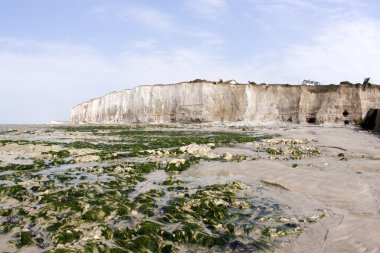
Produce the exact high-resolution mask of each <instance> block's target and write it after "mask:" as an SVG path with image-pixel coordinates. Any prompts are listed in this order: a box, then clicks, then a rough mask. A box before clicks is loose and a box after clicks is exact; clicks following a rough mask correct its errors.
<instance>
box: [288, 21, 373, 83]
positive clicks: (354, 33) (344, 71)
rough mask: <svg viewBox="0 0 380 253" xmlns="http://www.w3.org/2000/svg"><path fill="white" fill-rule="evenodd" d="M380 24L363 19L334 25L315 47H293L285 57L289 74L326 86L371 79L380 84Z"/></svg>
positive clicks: (324, 32) (323, 34)
mask: <svg viewBox="0 0 380 253" xmlns="http://www.w3.org/2000/svg"><path fill="white" fill-rule="evenodd" d="M379 41H380V23H379V22H377V21H374V20H369V19H362V20H355V21H351V22H339V23H336V24H331V25H330V26H329V27H328V28H325V30H324V31H323V32H321V33H320V34H318V35H316V36H315V38H314V40H313V43H311V44H307V45H306V44H305V45H302V44H300V45H294V46H291V47H290V48H289V49H288V50H287V51H286V55H285V57H284V59H285V61H284V62H283V63H284V66H285V69H286V72H287V73H292V74H291V75H292V76H293V78H294V77H295V76H300V77H305V78H307V77H313V78H315V79H322V81H323V82H325V83H327V82H339V81H342V80H343V79H344V80H346V79H348V80H350V81H354V82H360V81H362V78H364V77H366V76H371V77H372V78H373V79H374V81H376V82H380V75H379V72H378V66H379V59H380V44H379V43H378V42H379Z"/></svg>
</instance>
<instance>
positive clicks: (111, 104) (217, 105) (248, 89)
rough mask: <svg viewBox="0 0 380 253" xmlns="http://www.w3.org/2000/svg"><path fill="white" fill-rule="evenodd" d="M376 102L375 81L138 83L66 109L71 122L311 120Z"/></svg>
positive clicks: (336, 118) (343, 117)
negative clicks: (372, 83)
mask: <svg viewBox="0 0 380 253" xmlns="http://www.w3.org/2000/svg"><path fill="white" fill-rule="evenodd" d="M369 108H380V89H379V87H378V86H375V87H367V88H363V87H361V86H360V87H355V86H353V85H340V86H322V85H321V86H305V85H303V86H298V85H294V86H291V85H252V84H231V83H212V82H197V83H178V84H169V85H147V86H139V87H136V88H134V89H130V90H123V91H119V92H113V93H110V94H107V95H105V96H103V97H99V98H95V99H91V100H89V101H87V102H84V103H82V104H79V105H77V106H75V107H74V108H73V109H72V110H71V114H70V121H71V122H72V123H138V122H139V123H168V122H184V123H188V122H228V121H249V122H276V121H292V122H297V123H304V122H314V121H315V123H318V124H324V123H339V124H344V123H346V124H347V123H350V124H356V123H359V122H360V121H361V119H362V118H363V117H364V116H365V115H366V113H367V111H368V110H369Z"/></svg>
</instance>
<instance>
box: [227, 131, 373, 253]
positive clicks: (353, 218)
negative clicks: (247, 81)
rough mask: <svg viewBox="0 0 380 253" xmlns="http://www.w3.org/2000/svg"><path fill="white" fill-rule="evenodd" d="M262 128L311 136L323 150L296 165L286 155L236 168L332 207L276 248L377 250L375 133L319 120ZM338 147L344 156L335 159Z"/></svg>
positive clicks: (305, 204)
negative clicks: (310, 123)
mask: <svg viewBox="0 0 380 253" xmlns="http://www.w3.org/2000/svg"><path fill="white" fill-rule="evenodd" d="M262 131H263V133H279V134H281V135H282V136H283V137H289V138H306V139H313V140H315V143H314V145H317V146H319V147H321V149H322V155H321V156H320V157H318V158H310V159H304V160H300V161H299V163H298V164H299V166H298V168H296V169H294V168H291V167H290V166H289V164H288V163H289V162H286V161H265V160H264V161H252V162H243V163H241V164H240V166H239V167H238V168H236V172H235V171H234V173H239V174H240V173H241V174H242V175H244V176H246V177H249V178H253V179H255V180H265V181H270V182H275V183H278V184H280V185H282V186H284V187H285V188H287V189H289V191H290V192H292V193H295V194H299V195H301V196H302V197H303V198H306V199H309V200H310V202H312V203H313V204H314V205H315V204H316V203H315V202H317V203H318V204H319V205H320V206H321V207H324V208H327V209H329V210H331V212H332V213H331V215H330V217H327V218H326V219H324V220H321V221H320V222H318V223H316V224H315V225H314V226H312V227H310V228H309V229H308V230H307V231H306V232H305V233H303V234H302V235H300V236H299V237H298V238H296V239H294V240H293V241H291V242H290V243H289V244H288V245H284V246H283V247H282V248H281V249H278V250H276V252H289V253H290V252H309V253H311V252H331V253H333V252H353V253H354V252H356V253H357V252H373V253H374V252H380V241H379V239H380V230H379V227H380V215H379V210H380V173H379V172H380V138H379V136H376V135H373V134H370V133H368V132H363V131H359V130H355V129H352V128H334V127H317V126H316V127H310V126H295V127H293V128H292V127H290V128H287V127H285V128H280V129H279V130H278V129H263V130H262ZM340 153H344V154H345V156H346V157H347V161H346V160H340V159H338V155H339V154H340ZM295 196H296V198H297V195H295ZM300 204H301V206H302V208H307V205H309V203H308V202H306V201H305V202H303V203H300Z"/></svg>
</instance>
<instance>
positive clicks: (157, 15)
mask: <svg viewBox="0 0 380 253" xmlns="http://www.w3.org/2000/svg"><path fill="white" fill-rule="evenodd" d="M115 14H116V16H117V17H118V18H119V19H121V20H123V21H127V22H129V21H133V22H137V23H140V24H143V25H145V26H147V27H149V28H152V29H156V30H170V29H171V28H172V26H173V20H172V17H171V16H170V15H167V14H166V13H164V12H161V11H159V10H157V9H153V8H150V7H147V6H144V5H125V6H123V7H122V8H121V9H119V10H118V11H116V12H115Z"/></svg>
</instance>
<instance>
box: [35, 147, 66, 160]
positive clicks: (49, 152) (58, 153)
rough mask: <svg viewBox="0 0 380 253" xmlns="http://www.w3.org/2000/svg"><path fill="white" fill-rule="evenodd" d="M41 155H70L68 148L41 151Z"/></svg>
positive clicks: (55, 156)
mask: <svg viewBox="0 0 380 253" xmlns="http://www.w3.org/2000/svg"><path fill="white" fill-rule="evenodd" d="M41 154H42V155H51V157H52V158H67V157H70V151H68V150H65V149H64V150H60V151H52V150H51V151H48V152H42V153H41Z"/></svg>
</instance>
